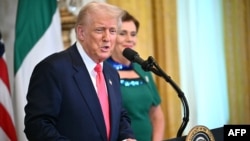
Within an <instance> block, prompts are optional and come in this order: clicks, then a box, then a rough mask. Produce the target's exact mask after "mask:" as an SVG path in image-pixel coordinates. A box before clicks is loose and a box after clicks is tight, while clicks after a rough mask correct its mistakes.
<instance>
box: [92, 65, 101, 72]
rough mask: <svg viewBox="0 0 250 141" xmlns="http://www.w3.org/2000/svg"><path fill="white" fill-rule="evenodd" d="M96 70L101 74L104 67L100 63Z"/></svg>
mask: <svg viewBox="0 0 250 141" xmlns="http://www.w3.org/2000/svg"><path fill="white" fill-rule="evenodd" d="M94 70H95V71H96V72H101V71H102V66H101V64H99V63H98V64H96V66H95V68H94Z"/></svg>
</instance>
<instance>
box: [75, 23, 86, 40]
mask: <svg viewBox="0 0 250 141" xmlns="http://www.w3.org/2000/svg"><path fill="white" fill-rule="evenodd" d="M76 34H77V37H78V39H79V40H82V41H83V40H84V38H85V36H84V34H85V33H84V28H83V26H82V25H78V26H77V28H76Z"/></svg>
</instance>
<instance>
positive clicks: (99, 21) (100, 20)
mask: <svg viewBox="0 0 250 141" xmlns="http://www.w3.org/2000/svg"><path fill="white" fill-rule="evenodd" d="M91 18H92V20H91V22H90V23H89V24H87V25H84V26H79V27H78V38H79V40H80V42H81V44H82V46H83V48H84V50H85V51H86V53H87V54H88V55H89V57H90V58H91V59H92V60H94V61H95V62H102V61H104V60H105V59H107V58H108V57H109V56H111V53H112V51H113V49H114V45H115V41H116V37H117V30H118V29H117V28H118V27H117V20H116V19H115V18H111V17H109V16H106V15H105V14H97V15H94V16H91ZM79 36H80V37H79Z"/></svg>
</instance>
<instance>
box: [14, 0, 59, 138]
mask: <svg viewBox="0 0 250 141" xmlns="http://www.w3.org/2000/svg"><path fill="white" fill-rule="evenodd" d="M15 33H16V34H15V45H14V73H15V76H14V77H15V78H14V79H15V80H14V81H15V82H14V99H15V102H14V105H15V117H16V118H15V119H16V120H15V121H16V129H17V136H18V140H20V141H25V140H27V139H26V136H25V134H24V131H23V130H24V116H25V113H24V107H25V105H26V103H27V101H26V94H27V89H28V84H29V79H30V76H31V73H32V71H33V69H34V66H35V65H36V64H37V63H38V62H39V61H41V60H42V59H44V58H45V57H47V56H48V55H50V54H52V53H55V52H58V51H61V50H63V40H62V37H61V22H60V14H59V10H58V7H57V0H18V6H17V17H16V32H15Z"/></svg>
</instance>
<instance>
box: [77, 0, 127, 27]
mask: <svg viewBox="0 0 250 141" xmlns="http://www.w3.org/2000/svg"><path fill="white" fill-rule="evenodd" d="M99 13H100V14H103V13H105V14H107V15H108V16H110V17H112V18H115V19H117V26H118V28H120V27H121V24H122V20H121V17H122V16H123V14H124V11H123V10H122V9H121V8H119V7H117V6H115V5H111V4H108V3H105V2H97V1H92V2H89V3H87V4H86V5H85V6H84V7H82V8H81V10H80V12H79V14H78V16H77V20H76V26H75V28H76V27H77V26H78V25H88V24H89V23H91V20H92V18H93V17H92V15H93V14H99Z"/></svg>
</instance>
